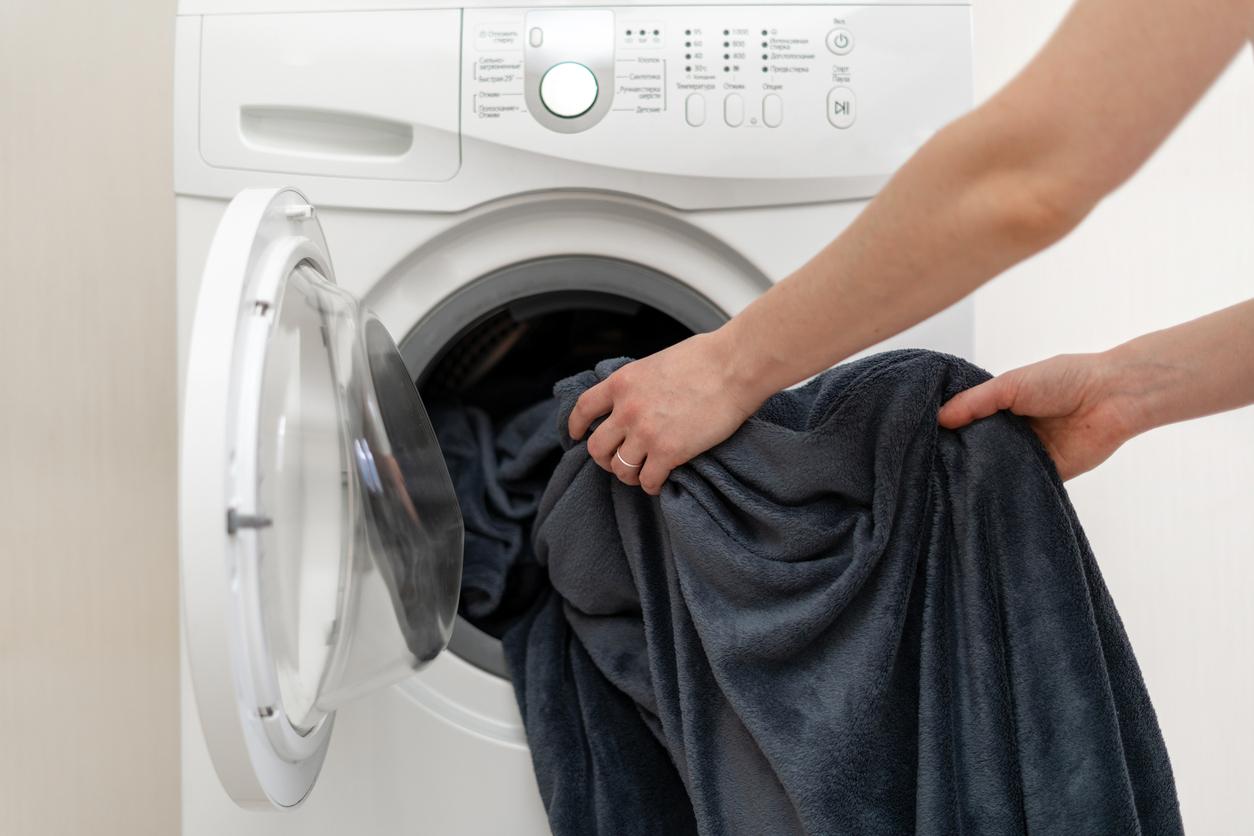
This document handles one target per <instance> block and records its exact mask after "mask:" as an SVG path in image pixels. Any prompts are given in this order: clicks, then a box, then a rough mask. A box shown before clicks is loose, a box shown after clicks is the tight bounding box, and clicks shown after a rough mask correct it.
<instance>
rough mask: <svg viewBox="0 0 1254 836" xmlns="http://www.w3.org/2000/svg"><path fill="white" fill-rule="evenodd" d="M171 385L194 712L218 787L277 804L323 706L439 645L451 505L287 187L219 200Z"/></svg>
mask: <svg viewBox="0 0 1254 836" xmlns="http://www.w3.org/2000/svg"><path fill="white" fill-rule="evenodd" d="M186 387H187V388H186V393H185V398H184V414H183V431H182V443H183V450H182V459H181V472H180V482H181V484H180V487H181V506H180V507H181V520H180V537H181V557H182V586H183V605H184V614H185V619H186V635H187V643H188V656H189V661H190V668H191V676H192V682H193V686H194V689H195V692H196V701H197V706H198V708H199V711H200V717H201V724H202V726H203V728H204V733H205V738H206V741H207V743H208V747H209V751H210V753H211V755H212V757H213V762H214V766H215V767H216V769H217V772H218V775H219V777H220V778H221V780H222V783H223V785H224V786H225V788H226V790H227V792H228V793H229V794H230V796H231V797H232V798H233V799H235V800H236V801H237V802H239V803H240V804H242V805H261V806H269V805H274V806H279V807H291V806H293V805H295V804H298V803H299V802H300V801H301V800H302V799H304V798H305V796H306V795H308V793H309V791H310V789H311V788H312V787H313V784H314V781H315V780H316V779H317V776H318V771H319V769H320V768H321V766H322V761H323V758H324V757H325V755H326V750H327V744H328V743H329V741H330V736H331V729H332V725H333V723H334V719H335V709H336V708H337V707H339V706H341V705H343V704H344V703H345V702H347V701H349V700H352V699H354V698H356V697H358V696H361V695H362V694H364V693H367V692H370V691H373V690H376V689H378V688H381V687H384V686H387V685H390V684H393V683H395V682H398V681H400V680H401V679H404V678H405V677H407V676H409V675H410V674H412V673H413V672H414V671H415V670H417V669H419V668H421V667H422V666H423V665H424V664H426V663H427V662H429V661H430V660H431V659H433V658H435V656H436V655H438V654H439V653H440V652H441V651H442V650H443V649H444V647H445V645H446V644H447V643H448V639H449V636H450V634H451V632H452V628H453V622H454V618H455V615H456V610H457V595H458V590H459V587H460V583H461V561H462V520H461V514H460V512H459V509H458V507H457V498H456V495H455V494H454V492H453V485H452V481H451V480H450V478H449V475H448V471H447V470H446V468H445V465H444V459H443V456H442V455H441V453H440V450H439V447H438V445H437V443H436V437H435V433H434V431H433V430H432V428H431V425H430V422H429V421H428V419H427V415H426V412H425V411H424V410H423V407H422V404H421V402H420V400H419V398H418V392H417V390H416V388H415V387H414V383H413V380H412V379H411V378H410V377H409V374H408V372H407V371H406V369H405V364H404V362H403V361H402V359H401V356H400V354H399V352H398V351H397V349H396V346H395V344H394V342H393V341H392V338H391V336H390V335H389V334H388V332H387V330H386V329H385V328H384V326H383V325H382V324H381V323H380V322H379V321H378V320H377V319H375V318H374V317H373V316H372V315H371V314H369V313H367V312H365V311H363V310H362V309H361V308H360V307H359V305H358V303H357V300H356V299H355V298H354V297H353V296H352V295H351V294H350V293H348V292H346V291H344V290H342V289H341V288H339V287H338V286H337V285H336V284H335V277H334V274H333V273H332V270H331V261H330V259H329V258H328V256H327V247H326V242H325V240H324V238H323V235H322V230H321V228H320V227H319V224H318V222H317V220H316V219H315V217H314V210H313V207H312V206H310V204H309V203H308V201H307V200H305V198H304V197H303V196H302V195H301V194H300V193H298V192H296V191H294V190H291V189H280V190H269V189H267V190H249V191H245V192H242V193H241V194H240V195H239V196H238V197H236V198H235V199H234V200H233V201H232V202H231V204H230V206H229V207H228V208H227V210H226V213H225V215H224V216H223V218H222V222H221V224H220V226H219V227H218V231H217V234H216V236H215V238H214V241H213V244H212V247H211V249H210V252H209V259H208V262H207V263H206V265H205V273H204V278H203V280H202V284H201V290H200V297H199V300H198V302H197V309H196V321H195V326H194V329H193V332H192V339H191V349H190V354H189V357H188V366H187V383H186Z"/></svg>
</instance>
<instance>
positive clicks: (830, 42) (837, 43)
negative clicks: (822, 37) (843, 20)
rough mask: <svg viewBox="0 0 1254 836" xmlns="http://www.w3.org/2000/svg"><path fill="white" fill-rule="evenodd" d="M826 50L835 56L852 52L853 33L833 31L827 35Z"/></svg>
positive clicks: (840, 30)
mask: <svg viewBox="0 0 1254 836" xmlns="http://www.w3.org/2000/svg"><path fill="white" fill-rule="evenodd" d="M827 48H828V49H830V50H831V51H832V52H833V53H834V54H836V55H848V54H849V53H851V52H853V33H852V32H850V31H849V30H848V29H839V28H838V29H833V30H832V31H830V32H828V33H827Z"/></svg>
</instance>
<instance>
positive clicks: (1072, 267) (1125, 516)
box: [975, 0, 1254, 834]
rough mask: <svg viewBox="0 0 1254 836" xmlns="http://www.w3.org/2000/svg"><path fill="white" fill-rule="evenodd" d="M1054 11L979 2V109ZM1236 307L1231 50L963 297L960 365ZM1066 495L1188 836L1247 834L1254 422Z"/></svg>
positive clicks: (1244, 61) (1011, 361)
mask: <svg viewBox="0 0 1254 836" xmlns="http://www.w3.org/2000/svg"><path fill="white" fill-rule="evenodd" d="M1067 7H1068V3H1066V2H1063V0H1047V1H1046V2H1040V3H1026V2H1015V3H1005V2H997V3H994V2H986V3H981V4H978V5H977V7H976V13H975V23H976V30H975V43H976V61H975V69H976V98H977V101H978V100H983V99H984V98H986V97H987V96H988V95H989V94H991V93H992V92H993V91H994V90H995V89H996V88H997V87H999V86H1000V85H1001V84H1002V83H1004V82H1005V81H1006V80H1008V79H1009V78H1010V77H1011V75H1013V73H1014V72H1016V71H1017V70H1018V68H1019V67H1021V66H1022V65H1023V63H1024V62H1025V61H1027V60H1028V59H1029V57H1030V56H1031V55H1032V54H1033V53H1034V52H1035V50H1036V49H1037V48H1038V46H1039V45H1040V44H1041V43H1043V41H1044V39H1045V37H1046V35H1047V34H1048V33H1049V32H1050V31H1052V29H1053V28H1054V26H1055V25H1056V23H1057V21H1058V20H1059V19H1061V16H1062V14H1063V13H1064V12H1065V10H1066V8H1067ZM1164 67H1166V68H1167V70H1166V71H1169V62H1166V61H1165V63H1164ZM1147 83H1153V81H1152V79H1147ZM1252 296H1254V60H1251V55H1250V50H1249V48H1248V47H1247V48H1246V50H1245V51H1244V53H1243V54H1242V55H1241V56H1240V57H1239V58H1238V59H1237V61H1236V62H1235V63H1234V65H1233V66H1232V67H1231V68H1230V69H1229V71H1228V73H1227V74H1226V75H1225V76H1224V77H1223V79H1222V80H1221V81H1220V83H1219V84H1218V85H1217V86H1216V87H1215V88H1214V89H1212V91H1211V93H1210V94H1209V95H1208V96H1207V97H1206V99H1205V100H1204V101H1203V102H1202V103H1201V105H1200V106H1199V107H1198V108H1197V109H1196V110H1195V111H1194V113H1193V114H1192V115H1191V116H1190V117H1189V118H1188V120H1187V121H1186V122H1185V124H1184V125H1183V126H1182V127H1181V128H1180V130H1179V131H1178V132H1177V133H1176V134H1175V135H1174V136H1172V137H1171V138H1170V139H1169V140H1168V142H1167V144H1166V145H1165V146H1164V147H1163V148H1162V149H1161V150H1160V152H1159V153H1158V154H1157V155H1156V156H1155V157H1154V158H1153V159H1152V160H1151V161H1150V162H1149V164H1148V165H1147V166H1146V167H1145V168H1144V169H1143V170H1142V171H1141V172H1140V173H1139V174H1138V175H1137V176H1136V177H1135V178H1134V179H1133V180H1132V181H1130V182H1129V183H1128V184H1127V185H1126V186H1124V188H1122V189H1121V190H1120V191H1119V192H1117V193H1116V194H1115V195H1113V196H1112V197H1110V198H1109V199H1108V200H1107V201H1106V202H1105V203H1104V204H1103V205H1102V206H1100V207H1099V208H1098V209H1097V211H1096V212H1094V213H1093V215H1092V216H1090V217H1089V218H1088V219H1087V220H1086V221H1085V222H1084V223H1083V224H1082V225H1081V227H1080V228H1079V229H1078V230H1077V231H1076V232H1075V233H1074V234H1072V235H1071V236H1070V237H1069V238H1068V239H1066V240H1065V241H1063V242H1062V243H1060V244H1059V245H1057V246H1055V247H1054V248H1053V249H1052V250H1050V251H1048V252H1046V253H1044V254H1042V255H1040V256H1039V257H1037V258H1035V259H1033V260H1031V261H1030V262H1027V263H1025V264H1023V265H1021V266H1020V267H1019V268H1017V269H1015V270H1013V271H1011V272H1010V273H1008V274H1007V275H1005V276H1003V277H1002V278H1000V279H998V280H997V281H995V282H994V283H993V284H991V285H989V286H987V287H985V288H984V289H983V290H981V291H979V293H978V294H977V296H976V342H975V344H976V356H975V360H976V362H977V363H979V364H980V365H982V366H984V367H985V368H987V369H989V371H992V372H994V373H997V372H1002V371H1006V370H1008V369H1011V368H1014V367H1016V366H1020V365H1023V364H1026V363H1030V362H1033V361H1036V360H1039V359H1043V358H1045V357H1049V356H1051V355H1053V354H1058V353H1063V352H1074V351H1096V350H1103V349H1105V348H1108V347H1110V346H1112V345H1115V344H1117V343H1120V342H1122V341H1124V340H1127V339H1130V338H1132V337H1134V336H1136V335H1138V334H1141V333H1144V332H1146V331H1152V330H1155V329H1158V328H1163V327H1166V326H1169V325H1172V324H1175V323H1177V322H1182V321H1185V320H1188V319H1191V318H1193V317H1196V316H1200V315H1202V314H1204V313H1207V312H1209V311H1212V310H1216V309H1218V308H1221V307H1224V306H1226V305H1230V304H1233V303H1235V302H1238V301H1241V300H1242V299H1247V298H1250V297H1252ZM1068 487H1069V490H1070V492H1071V497H1072V500H1073V502H1074V503H1075V505H1076V508H1077V510H1078V511H1079V514H1080V519H1081V520H1082V522H1083V524H1084V527H1085V530H1086V531H1087V532H1088V535H1089V537H1090V539H1091V540H1092V544H1093V549H1094V551H1095V552H1096V554H1097V558H1098V561H1099V563H1100V564H1101V567H1102V571H1103V573H1104V574H1105V577H1106V580H1107V583H1108V584H1109V586H1110V587H1111V591H1112V594H1113V595H1114V597H1115V601H1116V603H1117V604H1118V606H1119V610H1120V612H1121V613H1122V615H1123V620H1124V623H1125V625H1126V626H1127V629H1128V632H1129V634H1130V635H1131V638H1132V643H1133V645H1134V647H1135V649H1136V652H1137V657H1138V659H1139V660H1140V662H1141V667H1142V669H1143V671H1144V674H1145V678H1146V680H1147V681H1148V683H1149V688H1150V694H1151V696H1152V698H1153V700H1154V704H1155V706H1156V708H1157V710H1158V716H1159V720H1160V722H1161V724H1162V727H1163V732H1164V734H1165V736H1166V739H1167V746H1168V748H1169V750H1170V753H1171V757H1172V763H1173V765H1174V767H1175V773H1176V782H1177V786H1178V788H1179V792H1180V801H1181V806H1182V807H1183V810H1184V821H1185V826H1186V829H1187V831H1188V832H1189V833H1191V834H1230V833H1252V832H1254V814H1251V810H1250V798H1251V797H1252V794H1254V712H1252V711H1251V708H1252V707H1254V409H1245V410H1241V411H1239V412H1235V413H1229V414H1227V415H1221V416H1215V417H1211V418H1206V419H1202V420H1199V421H1194V422H1191V423H1188V424H1181V425H1176V426H1172V427H1167V428H1164V429H1160V430H1157V431H1156V432H1153V433H1149V434H1147V435H1144V436H1141V437H1140V438H1137V439H1134V440H1133V441H1132V442H1130V443H1129V444H1127V445H1126V446H1125V447H1124V448H1122V449H1121V450H1120V451H1119V452H1117V453H1116V454H1115V455H1114V457H1113V458H1112V459H1111V460H1110V461H1108V462H1107V463H1106V464H1104V465H1102V466H1101V467H1100V468H1098V469H1097V470H1095V471H1093V472H1092V473H1091V474H1088V475H1085V476H1082V477H1080V478H1078V479H1076V480H1074V481H1072V482H1071V483H1070V484H1069V486H1068Z"/></svg>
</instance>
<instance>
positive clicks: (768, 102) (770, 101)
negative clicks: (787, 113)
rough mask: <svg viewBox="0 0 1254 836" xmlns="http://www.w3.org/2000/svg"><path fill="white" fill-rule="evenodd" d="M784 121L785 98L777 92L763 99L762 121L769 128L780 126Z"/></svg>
mask: <svg viewBox="0 0 1254 836" xmlns="http://www.w3.org/2000/svg"><path fill="white" fill-rule="evenodd" d="M783 121H784V100H783V99H781V98H780V97H779V95H778V94H776V93H771V94H769V95H768V96H767V97H766V98H764V99H763V100H762V122H763V123H764V124H765V125H766V126H767V127H768V128H778V127H779V126H780V123H781V122H783Z"/></svg>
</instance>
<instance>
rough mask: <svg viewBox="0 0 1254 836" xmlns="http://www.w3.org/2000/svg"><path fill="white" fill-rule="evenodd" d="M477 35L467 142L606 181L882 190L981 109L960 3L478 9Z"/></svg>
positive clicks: (467, 27)
mask: <svg viewBox="0 0 1254 836" xmlns="http://www.w3.org/2000/svg"><path fill="white" fill-rule="evenodd" d="M611 17H612V21H610V18H611ZM462 32H463V38H464V40H463V49H462V56H463V65H462V77H463V81H464V84H463V101H462V135H463V139H464V140H482V141H484V142H490V143H494V144H498V145H501V146H507V147H510V148H516V149H520V150H524V151H528V152H531V153H535V154H544V155H554V156H560V157H562V158H564V159H568V160H573V161H578V162H583V163H588V164H590V165H595V166H598V167H602V168H606V169H625V170H631V171H636V172H647V173H656V174H668V175H674V176H683V177H699V178H723V179H729V180H780V179H784V180H786V179H797V180H803V179H804V180H815V179H825V178H832V179H835V178H840V179H846V180H847V179H851V178H876V177H883V176H884V175H887V174H889V173H891V172H892V171H893V170H894V169H895V168H896V167H897V166H898V165H900V164H901V163H902V162H904V160H905V159H906V157H907V156H908V155H909V154H910V153H911V152H912V151H913V150H914V149H915V148H917V147H918V146H919V145H920V144H922V142H923V141H924V140H926V139H927V138H928V137H929V136H930V135H931V134H932V133H933V132H934V131H935V130H936V129H937V128H939V127H940V126H941V125H943V124H944V123H946V122H947V121H949V120H951V119H953V118H954V117H956V116H958V115H960V114H961V113H962V112H963V111H964V110H965V109H966V108H967V107H968V106H969V104H970V99H971V75H970V72H971V71H970V9H969V7H967V6H961V5H957V6H655V7H641V6H634V7H623V8H615V9H612V10H610V11H609V12H607V11H605V10H593V9H544V10H535V9H533V10H527V9H499V10H493V9H483V10H480V9H467V10H466V11H465V12H464V20H463V27H462ZM571 64H574V65H576V66H577V67H579V68H582V71H583V75H582V77H581V76H580V75H573V76H569V75H568V78H567V79H564V80H565V81H567V82H568V84H569V85H573V86H576V88H577V89H571V90H569V91H568V90H567V89H566V85H563V84H559V80H557V79H555V76H554V75H553V73H555V72H563V71H566V70H568V67H569V65H571ZM554 68H558V69H557V70H554ZM567 92H569V93H570V94H571V95H572V96H574V100H575V104H574V106H573V109H570V108H568V109H562V106H563V105H564V104H565V103H566V102H565V99H563V98H560V97H562V96H563V94H566V93H567ZM580 95H583V96H585V97H586V98H583V99H580V98H579V96H580ZM593 96H595V99H594V100H592V97H593ZM550 98H552V99H557V102H556V105H555V106H553V107H551V106H550V105H551V104H552V103H551V102H550V101H549V99H550ZM585 103H586V104H587V105H588V106H587V107H586V108H581V106H582V105H583V104H585ZM572 113H574V115H570V114H572ZM863 196H865V195H863Z"/></svg>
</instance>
